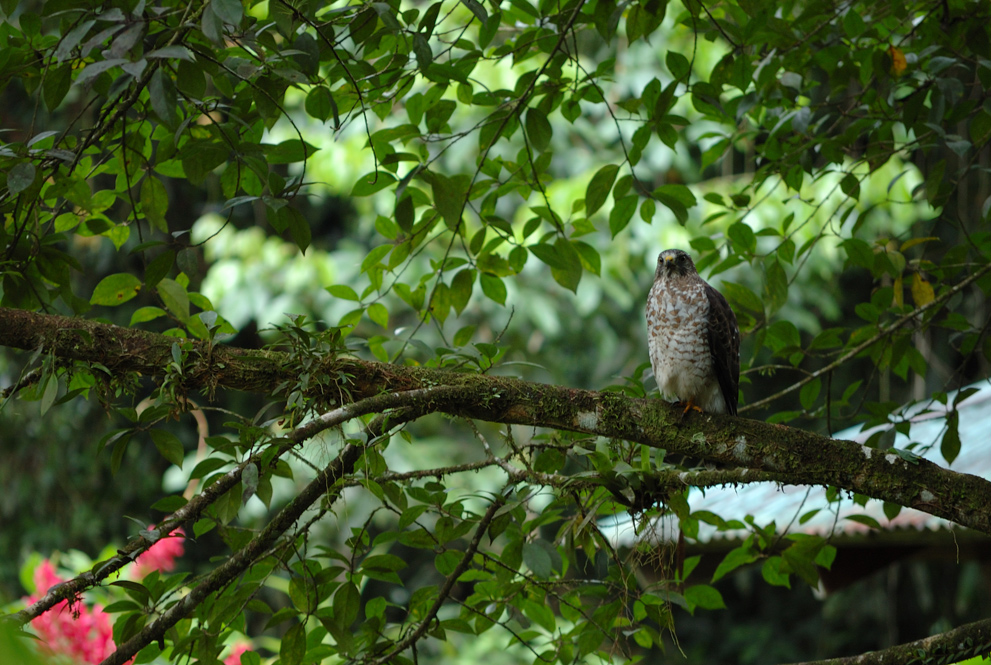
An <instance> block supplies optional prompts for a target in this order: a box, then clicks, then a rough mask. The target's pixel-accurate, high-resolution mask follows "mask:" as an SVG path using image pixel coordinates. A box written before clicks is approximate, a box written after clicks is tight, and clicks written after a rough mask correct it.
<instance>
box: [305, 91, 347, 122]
mask: <svg viewBox="0 0 991 665" xmlns="http://www.w3.org/2000/svg"><path fill="white" fill-rule="evenodd" d="M304 108H305V109H306V112H307V113H309V114H310V115H311V116H313V117H314V118H316V119H317V120H322V121H324V122H326V121H327V120H328V119H329V118H330V117H331V116H332V115H333V116H334V118H337V116H338V114H339V112H338V110H337V104H336V103H335V102H334V95H332V94H331V92H330V90H329V89H328V88H327V87H326V86H322V85H318V86H316V87H315V88H313V89H312V90H310V92H309V94H307V95H306V103H305V104H304ZM334 124H335V126H336V125H337V124H338V123H337V122H336V121H335V123H334Z"/></svg>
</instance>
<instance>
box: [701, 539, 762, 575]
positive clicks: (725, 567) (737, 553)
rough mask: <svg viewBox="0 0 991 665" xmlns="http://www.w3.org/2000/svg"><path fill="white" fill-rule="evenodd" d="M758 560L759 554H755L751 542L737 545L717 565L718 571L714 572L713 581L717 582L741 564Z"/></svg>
mask: <svg viewBox="0 0 991 665" xmlns="http://www.w3.org/2000/svg"><path fill="white" fill-rule="evenodd" d="M756 560H757V555H756V554H754V552H753V549H752V548H751V547H750V545H749V544H745V545H740V546H739V547H735V548H733V549H731V550H730V551H729V552H727V553H726V556H725V557H723V560H722V561H721V562H720V563H719V565H718V566H716V572H714V573H713V574H712V581H713V582H715V581H717V580H719V579H721V578H723V577H724V576H725V575H727V574H728V573H730V572H732V571H734V570H736V569H737V568H739V567H740V566H745V565H747V564H748V563H753V562H754V561H756Z"/></svg>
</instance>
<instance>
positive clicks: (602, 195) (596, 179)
mask: <svg viewBox="0 0 991 665" xmlns="http://www.w3.org/2000/svg"><path fill="white" fill-rule="evenodd" d="M617 173H619V167H618V166H616V165H615V164H606V165H605V166H603V167H602V168H600V169H599V170H598V171H596V173H595V175H593V176H592V179H591V180H590V181H589V183H588V188H586V190H585V214H586V215H588V216H589V217H591V216H592V215H593V214H594V213H595V212H596V211H597V210H598V209H599V208H601V207H602V206H603V204H605V202H606V198H608V196H609V191H610V190H611V189H612V186H613V183H614V182H615V181H616V174H617Z"/></svg>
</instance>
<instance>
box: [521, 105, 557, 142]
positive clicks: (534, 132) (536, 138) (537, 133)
mask: <svg viewBox="0 0 991 665" xmlns="http://www.w3.org/2000/svg"><path fill="white" fill-rule="evenodd" d="M553 134H554V130H553V129H552V128H551V123H549V122H548V121H547V116H546V115H544V112H543V111H541V110H540V109H538V108H536V107H533V108H530V109H527V112H526V135H527V138H528V139H529V140H530V145H532V146H533V147H534V148H535V149H536V150H537V152H543V151H544V150H546V149H547V146H548V145H550V142H551V137H552V136H553Z"/></svg>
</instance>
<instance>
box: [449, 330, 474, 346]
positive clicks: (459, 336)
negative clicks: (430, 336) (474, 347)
mask: <svg viewBox="0 0 991 665" xmlns="http://www.w3.org/2000/svg"><path fill="white" fill-rule="evenodd" d="M474 335H475V326H465V327H463V328H461V329H460V330H458V332H456V333H454V339H453V340H452V341H453V342H454V346H456V347H461V346H464V345H465V344H468V343H469V342H471V338H472V337H473V336H474Z"/></svg>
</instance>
